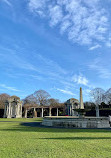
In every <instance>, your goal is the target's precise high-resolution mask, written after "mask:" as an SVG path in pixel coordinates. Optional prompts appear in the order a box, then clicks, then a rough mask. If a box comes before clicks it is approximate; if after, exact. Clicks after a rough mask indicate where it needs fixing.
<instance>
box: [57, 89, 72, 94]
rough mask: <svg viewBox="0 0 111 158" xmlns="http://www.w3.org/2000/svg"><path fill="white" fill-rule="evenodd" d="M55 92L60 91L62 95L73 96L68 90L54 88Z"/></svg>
mask: <svg viewBox="0 0 111 158" xmlns="http://www.w3.org/2000/svg"><path fill="white" fill-rule="evenodd" d="M56 90H57V91H60V92H62V93H64V94H69V95H74V93H73V92H71V91H70V90H65V89H60V88H56Z"/></svg>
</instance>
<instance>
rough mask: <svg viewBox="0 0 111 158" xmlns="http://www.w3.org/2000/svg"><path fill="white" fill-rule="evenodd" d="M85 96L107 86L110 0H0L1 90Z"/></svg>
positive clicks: (110, 68)
mask: <svg viewBox="0 0 111 158" xmlns="http://www.w3.org/2000/svg"><path fill="white" fill-rule="evenodd" d="M80 87H82V88H83V97H84V101H86V100H89V99H90V98H89V92H90V90H91V89H93V88H95V87H101V88H103V89H105V90H106V89H108V88H110V87H111V0H21V1H20V0H0V93H8V94H10V95H13V94H15V95H18V96H19V97H21V98H24V97H25V96H27V95H29V94H31V93H33V92H34V91H36V90H39V89H44V90H46V91H47V92H49V93H50V94H51V96H52V97H54V98H58V99H60V100H61V101H66V100H67V99H69V98H71V97H74V98H77V99H79V88H80Z"/></svg>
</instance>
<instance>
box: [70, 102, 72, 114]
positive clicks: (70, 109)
mask: <svg viewBox="0 0 111 158" xmlns="http://www.w3.org/2000/svg"><path fill="white" fill-rule="evenodd" d="M70 116H72V108H71V105H70Z"/></svg>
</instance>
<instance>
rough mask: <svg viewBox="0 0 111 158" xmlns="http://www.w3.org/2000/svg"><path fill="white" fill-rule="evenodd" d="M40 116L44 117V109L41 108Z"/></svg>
mask: <svg viewBox="0 0 111 158" xmlns="http://www.w3.org/2000/svg"><path fill="white" fill-rule="evenodd" d="M42 117H44V109H43V108H42Z"/></svg>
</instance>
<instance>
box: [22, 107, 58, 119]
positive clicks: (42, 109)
mask: <svg viewBox="0 0 111 158" xmlns="http://www.w3.org/2000/svg"><path fill="white" fill-rule="evenodd" d="M31 109H33V117H38V116H37V110H36V109H41V117H44V109H48V111H49V114H48V115H47V116H52V109H53V108H52V107H39V108H35V107H33V108H31ZM54 109H56V116H59V108H58V107H57V108H55V107H54ZM27 112H28V110H27V109H26V110H25V116H24V117H25V118H27Z"/></svg>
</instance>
